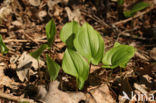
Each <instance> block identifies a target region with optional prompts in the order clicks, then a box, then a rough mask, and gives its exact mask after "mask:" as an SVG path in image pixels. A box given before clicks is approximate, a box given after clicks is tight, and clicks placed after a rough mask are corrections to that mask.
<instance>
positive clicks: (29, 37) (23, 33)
mask: <svg viewBox="0 0 156 103" xmlns="http://www.w3.org/2000/svg"><path fill="white" fill-rule="evenodd" d="M23 34H24V35H25V36H26V37H27V38H28V39H30V40H31V41H33V42H34V43H36V44H39V43H38V42H37V41H35V40H34V39H33V38H31V37H30V36H29V35H28V34H25V33H23Z"/></svg>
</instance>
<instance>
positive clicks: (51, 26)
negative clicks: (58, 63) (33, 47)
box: [46, 19, 56, 47]
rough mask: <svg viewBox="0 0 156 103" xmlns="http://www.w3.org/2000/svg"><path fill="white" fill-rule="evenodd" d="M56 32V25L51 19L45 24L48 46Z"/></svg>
mask: <svg viewBox="0 0 156 103" xmlns="http://www.w3.org/2000/svg"><path fill="white" fill-rule="evenodd" d="M55 34H56V26H55V22H54V20H53V19H51V20H50V21H49V22H48V23H47V24H46V35H47V39H48V46H49V47H50V46H51V45H52V43H53V41H54V38H55Z"/></svg>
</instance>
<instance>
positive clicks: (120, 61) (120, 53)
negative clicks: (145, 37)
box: [102, 43, 135, 69]
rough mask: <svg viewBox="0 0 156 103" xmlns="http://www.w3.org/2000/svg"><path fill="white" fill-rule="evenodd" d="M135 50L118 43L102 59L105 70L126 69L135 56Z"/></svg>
mask: <svg viewBox="0 0 156 103" xmlns="http://www.w3.org/2000/svg"><path fill="white" fill-rule="evenodd" d="M134 53H135V48H134V47H132V46H128V45H119V43H116V44H115V46H114V47H113V48H111V49H110V50H109V51H107V52H106V53H105V54H104V56H103V59H102V63H103V64H104V66H103V67H104V68H112V69H113V68H116V67H118V66H120V67H121V68H125V67H126V64H127V63H128V61H129V60H130V59H131V58H132V57H133V56H134Z"/></svg>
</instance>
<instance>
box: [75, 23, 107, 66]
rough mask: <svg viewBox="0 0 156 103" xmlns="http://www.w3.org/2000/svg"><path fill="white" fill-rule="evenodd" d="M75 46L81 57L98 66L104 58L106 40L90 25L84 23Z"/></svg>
mask: <svg viewBox="0 0 156 103" xmlns="http://www.w3.org/2000/svg"><path fill="white" fill-rule="evenodd" d="M74 46H75V48H76V50H77V51H79V52H80V53H81V55H83V56H84V57H86V58H87V59H88V61H89V62H91V63H93V64H95V65H97V64H98V63H99V62H100V61H101V59H102V57H103V53H104V40H103V38H102V37H101V35H100V34H99V33H98V32H97V31H96V30H94V29H93V27H92V26H91V25H89V24H88V23H84V24H83V26H82V28H81V29H80V31H79V32H78V35H77V37H76V38H75V40H74Z"/></svg>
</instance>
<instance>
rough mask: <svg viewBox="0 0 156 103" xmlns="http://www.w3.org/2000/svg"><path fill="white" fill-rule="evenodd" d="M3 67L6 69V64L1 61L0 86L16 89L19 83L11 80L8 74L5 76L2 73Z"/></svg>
mask: <svg viewBox="0 0 156 103" xmlns="http://www.w3.org/2000/svg"><path fill="white" fill-rule="evenodd" d="M5 69H6V64H4V63H3V64H2V63H1V65H0V87H1V86H7V87H10V88H14V89H17V85H18V84H19V83H16V82H14V80H12V79H11V78H9V77H8V76H6V75H5V74H4V70H5Z"/></svg>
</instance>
